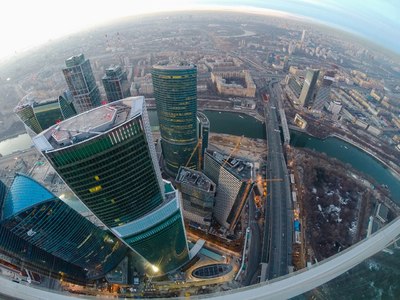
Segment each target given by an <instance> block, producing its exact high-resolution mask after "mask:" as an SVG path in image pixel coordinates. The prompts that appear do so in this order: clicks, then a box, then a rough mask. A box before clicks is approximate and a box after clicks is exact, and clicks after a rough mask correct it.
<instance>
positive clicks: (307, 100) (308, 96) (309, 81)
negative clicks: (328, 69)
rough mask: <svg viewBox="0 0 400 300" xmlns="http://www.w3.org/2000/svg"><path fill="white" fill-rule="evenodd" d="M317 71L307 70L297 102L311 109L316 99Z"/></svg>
mask: <svg viewBox="0 0 400 300" xmlns="http://www.w3.org/2000/svg"><path fill="white" fill-rule="evenodd" d="M318 75H319V70H307V74H306V78H305V80H304V85H303V88H302V90H301V93H300V98H299V102H300V104H301V105H302V106H304V107H311V106H312V104H313V103H314V100H315V97H316V88H317V80H318Z"/></svg>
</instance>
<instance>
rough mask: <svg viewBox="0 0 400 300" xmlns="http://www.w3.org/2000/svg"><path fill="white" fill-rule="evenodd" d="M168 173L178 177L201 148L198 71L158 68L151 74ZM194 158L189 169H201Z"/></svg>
mask: <svg viewBox="0 0 400 300" xmlns="http://www.w3.org/2000/svg"><path fill="white" fill-rule="evenodd" d="M151 75H152V78H153V87H154V97H155V99H156V106H157V116H158V120H159V124H160V133H161V147H162V152H163V156H164V166H165V171H166V173H167V174H169V175H170V176H172V177H174V178H175V176H176V175H177V174H178V170H179V167H180V166H186V164H187V162H188V161H189V158H190V157H191V155H192V152H193V151H194V149H195V148H196V145H197V120H196V113H197V67H196V66H195V65H178V66H177V65H156V66H153V68H152V70H151ZM197 164H198V163H197V156H196V155H193V156H192V159H191V160H190V162H189V164H188V165H187V167H189V168H190V169H196V168H197Z"/></svg>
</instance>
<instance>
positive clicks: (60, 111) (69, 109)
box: [14, 91, 76, 134]
mask: <svg viewBox="0 0 400 300" xmlns="http://www.w3.org/2000/svg"><path fill="white" fill-rule="evenodd" d="M68 95H69V94H68V92H67V91H66V92H64V93H63V94H62V95H61V96H59V97H58V98H55V99H47V100H43V101H38V100H37V99H36V97H35V96H33V95H27V96H25V97H24V98H23V99H22V100H21V101H20V102H19V103H18V105H17V107H15V109H14V111H15V113H16V114H17V116H18V117H19V119H20V120H21V121H22V122H23V123H24V124H25V127H26V128H29V129H27V130H28V131H32V132H33V133H35V134H38V133H40V132H42V131H43V130H45V129H47V128H49V127H50V126H52V125H54V124H56V123H57V122H61V121H62V120H64V119H67V118H69V117H71V116H73V115H75V114H76V111H75V109H74V107H73V105H72V99H71V98H70V96H68Z"/></svg>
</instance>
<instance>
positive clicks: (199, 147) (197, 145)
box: [185, 139, 201, 170]
mask: <svg viewBox="0 0 400 300" xmlns="http://www.w3.org/2000/svg"><path fill="white" fill-rule="evenodd" d="M197 149H199V151H198V155H199V161H198V163H199V164H198V170H200V169H201V168H200V167H201V139H199V140H198V142H197V144H196V147H194V149H193V151H192V154H190V157H189V159H188V161H187V162H186V165H185V167H186V168H187V167H188V165H189V163H190V161H191V160H192V158H193V155H194V154H195V153H196V150H197Z"/></svg>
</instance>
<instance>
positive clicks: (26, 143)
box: [0, 133, 32, 156]
mask: <svg viewBox="0 0 400 300" xmlns="http://www.w3.org/2000/svg"><path fill="white" fill-rule="evenodd" d="M30 146H32V140H31V138H30V137H29V135H28V134H27V133H24V134H20V135H18V136H16V137H13V138H9V139H7V140H4V141H1V142H0V154H1V155H3V156H4V155H8V154H11V153H13V152H15V151H18V150H25V149H28V148H29V147H30Z"/></svg>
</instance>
